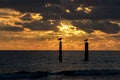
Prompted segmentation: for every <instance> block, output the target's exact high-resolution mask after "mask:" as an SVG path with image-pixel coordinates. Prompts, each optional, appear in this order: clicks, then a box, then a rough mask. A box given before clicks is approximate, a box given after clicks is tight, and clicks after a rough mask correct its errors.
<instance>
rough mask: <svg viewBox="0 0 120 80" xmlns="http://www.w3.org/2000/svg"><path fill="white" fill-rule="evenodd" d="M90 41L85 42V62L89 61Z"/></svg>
mask: <svg viewBox="0 0 120 80" xmlns="http://www.w3.org/2000/svg"><path fill="white" fill-rule="evenodd" d="M88 46H89V44H88V39H86V40H85V56H84V61H89V50H88Z"/></svg>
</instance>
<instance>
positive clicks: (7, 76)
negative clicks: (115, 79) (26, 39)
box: [0, 70, 120, 79]
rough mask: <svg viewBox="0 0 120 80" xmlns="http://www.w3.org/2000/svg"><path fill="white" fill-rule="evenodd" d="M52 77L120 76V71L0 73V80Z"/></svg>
mask: <svg viewBox="0 0 120 80" xmlns="http://www.w3.org/2000/svg"><path fill="white" fill-rule="evenodd" d="M50 75H61V76H72V77H74V76H102V75H104V76H105V75H106V76H107V75H120V70H70V71H60V72H47V71H37V72H26V71H19V72H13V73H0V79H31V78H35V79H36V78H43V77H47V76H50Z"/></svg>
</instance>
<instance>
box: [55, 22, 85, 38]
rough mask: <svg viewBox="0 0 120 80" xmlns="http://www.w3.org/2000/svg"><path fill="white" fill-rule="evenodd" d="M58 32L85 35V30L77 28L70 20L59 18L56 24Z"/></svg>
mask: <svg viewBox="0 0 120 80" xmlns="http://www.w3.org/2000/svg"><path fill="white" fill-rule="evenodd" d="M57 28H58V29H59V32H62V33H64V34H67V35H69V36H70V35H85V34H86V32H85V31H83V30H77V27H76V26H73V25H72V24H71V22H70V21H67V20H61V21H60V25H58V26H57Z"/></svg>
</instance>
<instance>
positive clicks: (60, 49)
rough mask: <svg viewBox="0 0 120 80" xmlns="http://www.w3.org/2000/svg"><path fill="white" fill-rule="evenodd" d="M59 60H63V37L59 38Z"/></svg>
mask: <svg viewBox="0 0 120 80" xmlns="http://www.w3.org/2000/svg"><path fill="white" fill-rule="evenodd" d="M58 40H59V62H62V38H59V39H58Z"/></svg>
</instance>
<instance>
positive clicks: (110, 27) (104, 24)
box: [72, 20, 120, 34]
mask: <svg viewBox="0 0 120 80" xmlns="http://www.w3.org/2000/svg"><path fill="white" fill-rule="evenodd" d="M72 24H73V25H74V26H76V27H78V28H80V29H82V30H84V31H86V32H88V33H91V32H93V31H94V30H100V31H102V32H105V33H108V34H115V33H118V32H119V31H120V27H119V26H118V25H117V24H112V23H110V22H109V21H104V20H102V21H100V20H97V21H96V20H93V21H91V20H88V21H87V22H85V23H83V21H76V22H73V23H72Z"/></svg>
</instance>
